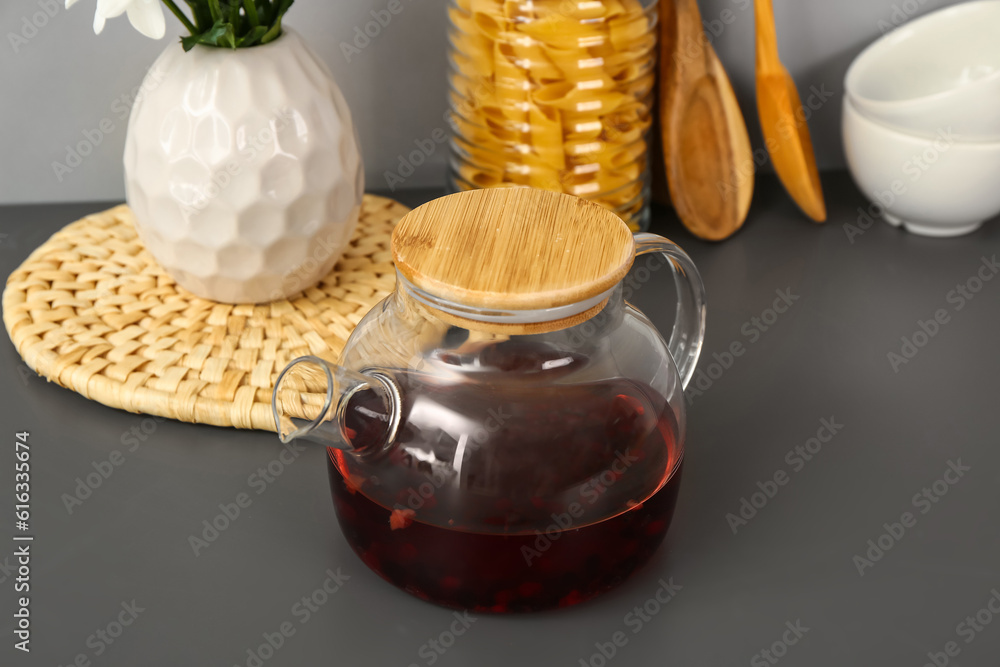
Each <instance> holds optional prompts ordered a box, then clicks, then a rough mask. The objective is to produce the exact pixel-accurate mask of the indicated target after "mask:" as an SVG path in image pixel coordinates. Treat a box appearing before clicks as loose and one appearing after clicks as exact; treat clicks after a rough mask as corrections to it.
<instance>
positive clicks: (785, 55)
mask: <svg viewBox="0 0 1000 667" xmlns="http://www.w3.org/2000/svg"><path fill="white" fill-rule="evenodd" d="M386 2H387V0H298V2H297V3H296V5H295V6H294V7H293V8H292V10H291V12H290V14H289V19H288V25H291V26H293V27H294V28H296V29H297V30H298V31H299V32H301V33H302V34H303V35H304V36H305V37H306V38H307V39H308V41H309V42H310V43H311V44H312V45H313V47H314V48H315V50H316V51H317V52H318V53H319V54H320V55H321V56H322V58H323V59H324V60H325V61H326V62H327V63H328V64H329V65H330V67H331V68H332V70H333V73H334V76H335V77H336V79H337V81H338V82H339V84H340V86H341V88H342V89H343V91H344V94H345V95H346V97H347V100H348V102H349V103H350V105H351V108H352V110H353V113H354V118H355V122H356V123H357V125H358V129H359V133H360V136H361V142H362V148H363V150H364V156H365V160H366V164H367V172H368V188H369V189H380V188H381V189H384V188H385V187H386V184H385V178H384V175H383V174H384V172H385V171H386V170H392V169H395V166H396V164H397V162H398V159H399V157H398V156H399V155H400V154H401V153H408V152H409V151H410V150H412V149H413V142H414V141H415V140H419V139H422V138H425V137H429V136H430V135H431V133H432V132H433V131H434V130H435V129H437V128H440V127H445V123H444V121H443V119H442V115H443V113H444V111H445V88H444V83H445V82H444V67H445V28H444V9H443V6H444V3H445V0H403V6H404V10H403V11H402V13H400V14H399V15H397V16H395V17H394V18H393V20H392V22H391V23H389V25H388V26H387V27H386V28H385V29H384V30H383V31H382V32H381V34H380V35H379V36H378V37H376V38H375V39H374V40H372V42H371V44H370V45H368V46H367V47H366V48H365V49H364V50H362V52H361V53H360V54H356V55H354V56H353V57H352V59H351V62H347V59H346V58H345V56H344V54H343V53H342V52H341V48H340V46H339V45H340V43H341V42H343V41H351V40H352V39H353V36H354V31H355V27H357V26H361V25H364V23H365V22H366V21H368V20H369V19H370V18H371V17H370V15H369V12H370V11H371V10H373V9H381V8H383V7H385V5H386ZM95 4H96V0H81V2H79V3H78V4H77V5H76V6H74V7H73V9H72V10H65V9H64V8H63V6H62V0H2V2H0V28H2V30H0V32H2V34H3V41H2V43H0V76H2V80H0V128H2V129H0V132H2V136H3V143H2V144H0V146H2V157H0V204H3V203H24V202H46V201H84V200H108V199H122V198H123V197H124V188H123V185H122V167H121V155H122V148H123V145H124V141H125V125H126V120H127V119H126V118H125V117H124V113H125V109H126V108H127V106H126V105H127V103H128V99H129V97H130V96H131V95H132V91H133V90H134V88H135V87H136V86H138V84H139V83H140V81H141V80H142V76H143V72H144V70H145V69H146V68H147V67H148V66H149V65H150V64H151V63H152V61H153V59H154V58H155V57H156V55H157V54H158V53H159V52H160V51H161V50H162V49H163V48H164V47H165V46H166V40H168V39H174V38H175V36H176V35H178V34H180V26H179V24H177V22H176V20H175V19H174V18H173V17H172V16H170V15H168V16H167V20H168V24H167V25H168V29H167V35H168V36H167V38H165V39H164V40H163V41H160V42H154V41H151V40H149V39H146V38H145V37H142V36H141V35H139V34H138V33H137V32H136V31H135V30H133V29H132V27H131V26H130V25H129V24H128V21H127V19H126V18H125V17H121V18H119V19H115V20H113V21H110V22H109V23H108V25H107V27H106V28H105V30H104V33H103V34H101V35H99V36H95V35H94V34H93V31H92V29H91V23H92V21H93V10H94V6H95ZM775 4H776V5H777V6H776V8H775V12H776V14H777V17H776V20H777V24H778V35H779V42H780V49H781V56H782V59H783V60H784V62H785V64H786V65H787V66H788V68H789V70H790V71H791V72H792V74H793V76H794V77H795V79H796V81H797V82H798V84H799V88H800V90H801V92H802V97H803V99H804V100H805V99H806V98H807V97H808V96H809V94H810V93H809V92H808V91H809V90H810V88H811V87H815V89H816V90H824V91H830V92H832V93H833V96H832V97H830V98H829V99H828V100H827V101H826V102H825V103H824V104H823V106H822V107H821V108H820V109H819V110H818V111H816V112H815V113H814V114H813V116H812V118H811V119H810V125H811V128H812V132H813V139H814V142H815V144H816V151H817V154H818V159H819V161H820V165H821V167H822V168H837V167H840V166H842V164H843V156H842V153H841V149H840V141H839V125H840V98H841V91H842V80H843V75H844V71H845V70H846V68H847V65H848V64H849V63H850V61H851V59H852V58H853V57H854V56H855V55H856V54H857V53H858V52H859V51H860V50H861V49H862V48H863V47H864V46H865V45H866V44H868V43H869V42H870V41H872V40H873V39H874V38H875V37H877V36H878V35H879V33H880V27H881V28H882V29H884V28H885V27H886V26H888V25H891V24H892V23H893V22H900V21H902V20H905V19H906V18H910V17H912V16H917V15H919V14H923V13H926V12H928V11H931V10H933V9H935V8H938V7H941V6H944V5H948V4H953V2H949V1H947V0H777V1H776V2H775ZM700 5H701V9H702V14H703V16H704V19H705V21H706V22H707V23H708V24H709V28H710V29H711V31H712V32H718V33H719V34H718V35H717V36H713V38H712V39H713V42H714V44H715V46H716V48H717V49H718V51H719V54H720V56H721V58H722V60H723V63H724V64H725V66H726V68H727V69H728V71H729V74H730V76H731V78H732V79H733V84H734V87H735V88H736V92H737V94H738V95H739V97H740V100H741V104H742V105H743V109H744V112H745V113H746V115H747V121H748V124H749V126H750V132H751V137H752V138H753V140H754V141H755V143H756V144H757V145H759V144H760V141H759V140H760V133H759V130H758V129H757V126H756V111H755V109H754V102H753V99H754V98H753V88H754V84H753V7H752V5H751V1H750V0H701V2H700ZM45 8H48V10H49V12H50V13H52V14H54V15H53V16H51V18H50V17H49V16H47V15H46V14H45V13H44V9H45ZM727 10H728V11H727ZM725 21H728V23H726V22H725ZM33 23H34V24H36V25H32V24H33ZM22 38H24V39H22ZM824 96H825V94H824ZM102 125H103V127H104V128H106V129H107V128H109V127H112V126H113V129H111V130H110V131H109V132H108V133H107V134H104V133H103V132H101V131H100V128H101V127H102ZM88 136H89V137H91V138H92V139H93V140H95V141H96V140H97V139H100V143H99V145H97V146H95V148H94V150H93V152H92V154H91V155H89V156H87V157H86V158H84V159H83V161H82V164H80V166H78V167H76V168H75V169H73V170H72V172H70V173H68V174H60V175H59V176H57V174H56V170H55V169H54V168H53V163H54V162H65V161H66V154H67V150H68V147H69V146H72V145H76V144H77V143H78V142H81V141H85V140H87V137H88ZM92 143H93V142H92ZM442 153H443V151H439V153H438V154H436V155H434V156H433V157H432V159H431V160H430V161H428V162H427V163H426V164H424V165H423V166H422V167H421V168H419V169H418V170H417V171H416V173H415V174H414V175H413V176H412V177H410V179H408V181H407V183H406V185H407V186H409V185H413V186H423V185H435V184H439V183H441V182H442V179H443V169H444V167H443V164H444V155H443V154H442ZM60 177H61V180H60Z"/></svg>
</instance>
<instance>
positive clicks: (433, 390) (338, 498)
mask: <svg viewBox="0 0 1000 667" xmlns="http://www.w3.org/2000/svg"><path fill="white" fill-rule="evenodd" d="M505 378H509V375H503V374H498V375H497V376H496V378H495V381H493V382H490V383H483V382H482V380H479V381H477V383H475V384H474V385H473V384H471V383H466V384H463V383H461V382H455V383H452V384H442V383H440V381H439V380H435V379H434V378H433V377H431V376H429V375H421V374H418V373H401V374H399V375H397V376H396V377H395V378H394V379H395V380H396V382H397V383H398V385H399V387H400V393H401V395H402V396H403V397H404V406H403V410H402V415H401V420H400V424H399V427H398V436H397V438H396V441H395V443H394V445H393V446H392V447H390V448H388V449H386V450H385V451H382V452H373V453H368V454H365V453H364V452H365V451H366V443H365V442H364V438H365V437H368V434H369V433H378V432H380V430H379V429H372V428H369V426H370V424H369V423H368V421H369V415H371V414H373V411H372V410H367V409H366V406H365V400H366V397H365V396H364V395H363V393H362V394H359V396H358V397H357V398H356V399H352V405H351V406H350V407H349V409H350V410H352V414H353V423H352V417H351V416H349V417H348V423H349V425H351V428H350V429H349V430H348V433H349V434H350V435H351V436H352V439H353V441H352V444H353V445H354V446H355V447H356V448H357V450H358V451H360V452H362V456H360V457H359V456H356V455H355V454H345V453H344V452H342V451H340V450H335V449H329V450H328V453H329V457H328V463H329V475H330V484H331V488H332V493H333V501H334V506H335V508H336V512H337V516H338V518H339V520H340V525H341V528H342V529H343V532H344V535H345V536H346V538H347V540H348V542H349V543H350V545H351V547H352V548H353V549H354V551H355V552H356V553H357V554H358V556H360V557H361V559H362V560H363V561H364V562H365V563H366V564H367V565H368V566H369V567H370V568H371V569H373V570H374V571H375V572H377V573H378V574H379V575H381V576H382V577H383V578H385V579H386V580H388V581H389V582H391V583H393V584H395V585H396V586H398V587H400V588H402V589H404V590H405V591H407V592H409V593H411V594H413V595H416V596H417V597H420V598H423V599H426V600H430V601H433V602H436V603H439V604H442V605H446V606H449V607H457V608H461V609H470V610H474V611H478V612H514V611H531V610H537V609H545V608H551V607H560V606H567V605H572V604H576V603H579V602H582V601H584V600H587V599H589V598H591V597H593V596H595V595H598V594H600V593H602V592H604V591H606V590H608V589H609V588H611V587H613V586H615V585H617V584H619V583H620V582H622V581H624V580H625V579H626V578H627V577H628V576H629V575H630V574H631V573H632V572H634V571H635V570H636V569H637V568H638V567H640V566H641V565H642V564H643V563H645V562H646V561H647V560H648V559H649V558H650V556H651V555H652V554H653V553H654V552H655V550H656V548H657V547H658V546H659V544H660V543H661V542H662V540H663V538H664V535H665V534H666V532H667V528H668V527H669V525H670V520H671V517H672V515H673V512H674V506H675V503H676V500H677V491H678V486H679V483H680V477H681V459H682V443H680V442H678V436H677V433H678V431H677V420H676V418H675V415H674V413H673V412H672V410H671V408H670V406H669V405H668V404H667V403H666V401H665V400H664V399H663V398H662V396H660V394H659V393H657V392H655V391H653V390H652V389H650V388H649V387H644V386H641V385H639V384H637V383H635V382H633V381H630V380H626V379H614V380H603V381H596V382H585V383H568V382H567V383H566V384H558V383H556V384H552V383H549V382H546V383H544V385H543V386H535V385H533V384H531V383H526V382H525V381H523V380H512V379H505ZM484 386H485V387H486V388H487V389H485V390H484V389H483V387H484ZM407 396H412V397H415V398H413V399H412V400H407V399H406V397H407ZM445 406H447V407H445ZM376 444H379V443H376ZM368 449H369V450H370V449H377V447H376V446H375V445H373V446H372V447H368ZM366 457H367V461H373V462H377V465H375V464H371V465H369V464H368V463H366ZM386 457H389V461H388V462H387V461H386ZM387 463H389V464H390V465H387Z"/></svg>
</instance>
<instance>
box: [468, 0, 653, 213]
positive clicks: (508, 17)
mask: <svg viewBox="0 0 1000 667" xmlns="http://www.w3.org/2000/svg"><path fill="white" fill-rule="evenodd" d="M448 11H449V16H450V19H451V28H450V31H449V34H450V40H451V59H450V62H451V74H450V84H451V94H450V101H451V108H452V125H453V130H454V133H455V139H454V141H453V151H452V158H451V171H452V180H453V183H454V185H455V186H456V187H457V188H459V189H469V188H481V187H514V186H523V185H527V186H532V187H541V188H546V189H552V190H559V191H563V192H568V193H571V194H576V195H579V196H582V197H586V198H588V199H592V200H594V201H597V202H600V203H602V204H604V205H605V206H608V207H609V208H611V209H613V210H615V211H616V212H617V213H618V214H619V215H621V216H622V217H623V218H624V219H625V220H626V222H628V223H629V224H630V226H632V227H633V228H637V226H638V225H639V224H640V222H641V216H642V214H643V212H644V211H645V210H646V197H647V194H646V192H647V176H646V172H647V163H648V146H647V136H648V131H649V127H650V124H651V118H652V91H653V83H654V69H655V58H656V54H655V47H656V20H657V16H656V3H655V2H653V1H652V0H451V2H450V6H449V10H448Z"/></svg>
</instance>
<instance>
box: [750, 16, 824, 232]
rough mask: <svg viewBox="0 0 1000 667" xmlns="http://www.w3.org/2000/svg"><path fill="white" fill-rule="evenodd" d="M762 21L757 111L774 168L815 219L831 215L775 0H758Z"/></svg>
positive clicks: (759, 40)
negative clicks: (787, 63)
mask: <svg viewBox="0 0 1000 667" xmlns="http://www.w3.org/2000/svg"><path fill="white" fill-rule="evenodd" d="M754 20H755V21H756V23H757V111H758V112H759V114H760V126H761V130H762V131H763V133H764V143H765V144H766V146H767V151H768V153H770V154H771V162H772V164H774V170H775V171H776V172H778V178H780V179H781V183H782V184H783V185H784V186H785V189H786V190H787V191H788V194H790V195H791V196H792V199H794V200H795V203H796V204H798V205H799V208H801V209H802V210H803V211H804V212H805V214H806V215H808V216H809V217H810V218H812V219H813V220H815V221H816V222H823V221H824V220H826V203H825V202H824V201H823V187H822V185H820V181H819V172H818V171H817V169H816V155H815V154H814V153H813V146H812V139H811V138H810V137H809V126H808V125H807V124H806V121H805V120H800V119H799V117H797V116H796V112H797V111H799V109H801V108H802V102H801V100H799V91H798V90H796V88H795V82H794V81H793V80H792V77H791V76H789V74H788V71H787V70H786V69H785V68H784V66H783V65H782V64H781V61H780V60H778V39H777V36H776V35H775V31H774V8H773V7H772V5H771V0H754Z"/></svg>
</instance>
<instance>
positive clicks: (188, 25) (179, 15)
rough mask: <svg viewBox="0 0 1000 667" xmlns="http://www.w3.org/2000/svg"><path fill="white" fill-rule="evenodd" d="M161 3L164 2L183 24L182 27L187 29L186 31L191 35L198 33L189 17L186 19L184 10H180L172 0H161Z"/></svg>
mask: <svg viewBox="0 0 1000 667" xmlns="http://www.w3.org/2000/svg"><path fill="white" fill-rule="evenodd" d="M163 4H165V5H166V6H167V9H169V10H170V11H171V12H173V14H174V16H176V17H177V19H178V20H179V21H180V22H181V23H183V24H184V27H185V28H187V29H188V32H190V33H191V34H192V35H195V34H197V33H198V29H197V28H196V27H195V26H194V24H193V23H191V21H190V19H188V17H187V16H185V14H184V12H182V11H181V9H180V7H178V6H177V5H175V4H174V0H163Z"/></svg>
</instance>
